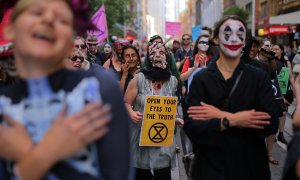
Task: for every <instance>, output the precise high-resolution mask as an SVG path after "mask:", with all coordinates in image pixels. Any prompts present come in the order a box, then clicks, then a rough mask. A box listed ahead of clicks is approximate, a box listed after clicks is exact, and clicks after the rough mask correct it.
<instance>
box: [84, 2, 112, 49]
mask: <svg viewBox="0 0 300 180" xmlns="http://www.w3.org/2000/svg"><path fill="white" fill-rule="evenodd" d="M91 21H92V23H93V24H94V25H95V27H96V30H92V31H87V33H88V35H90V34H94V35H97V38H98V43H102V42H103V41H104V40H105V38H107V36H108V29H107V23H106V13H105V7H104V4H103V5H102V6H101V7H100V8H99V10H98V11H97V12H96V13H95V14H94V16H93V17H92V19H91Z"/></svg>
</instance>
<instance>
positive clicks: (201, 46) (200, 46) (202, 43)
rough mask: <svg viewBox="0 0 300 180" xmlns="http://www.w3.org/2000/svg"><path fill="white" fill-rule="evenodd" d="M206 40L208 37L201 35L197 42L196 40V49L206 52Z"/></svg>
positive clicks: (207, 46) (207, 44)
mask: <svg viewBox="0 0 300 180" xmlns="http://www.w3.org/2000/svg"><path fill="white" fill-rule="evenodd" d="M208 41H209V38H208V37H201V38H200V40H199V42H198V45H197V47H198V49H199V50H200V51H203V52H206V51H207V50H208V48H209V43H208Z"/></svg>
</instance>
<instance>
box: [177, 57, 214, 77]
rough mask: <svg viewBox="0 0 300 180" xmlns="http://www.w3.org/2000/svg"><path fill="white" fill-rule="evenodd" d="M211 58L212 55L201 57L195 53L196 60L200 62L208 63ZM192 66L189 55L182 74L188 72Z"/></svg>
mask: <svg viewBox="0 0 300 180" xmlns="http://www.w3.org/2000/svg"><path fill="white" fill-rule="evenodd" d="M210 59H211V57H210V56H206V57H205V58H201V57H200V56H199V54H196V55H195V61H198V62H200V64H201V63H203V62H205V63H207V62H208V61H209V60H210ZM190 66H191V62H190V58H188V57H187V58H186V60H185V62H184V64H183V67H182V70H181V74H183V73H185V72H187V71H188V70H189V68H190Z"/></svg>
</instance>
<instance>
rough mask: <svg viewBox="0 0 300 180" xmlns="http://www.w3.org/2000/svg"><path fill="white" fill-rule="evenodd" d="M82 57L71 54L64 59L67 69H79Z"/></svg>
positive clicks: (82, 60)
mask: <svg viewBox="0 0 300 180" xmlns="http://www.w3.org/2000/svg"><path fill="white" fill-rule="evenodd" d="M84 60H85V59H84V57H83V56H80V55H72V56H71V57H69V58H68V59H67V61H66V67H67V68H68V69H81V68H82V64H83V62H84Z"/></svg>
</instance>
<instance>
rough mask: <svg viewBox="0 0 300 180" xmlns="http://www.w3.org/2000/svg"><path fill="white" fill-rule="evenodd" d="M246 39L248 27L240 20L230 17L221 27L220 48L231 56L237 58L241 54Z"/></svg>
mask: <svg viewBox="0 0 300 180" xmlns="http://www.w3.org/2000/svg"><path fill="white" fill-rule="evenodd" d="M245 39H246V28H245V26H244V25H243V23H241V22H240V21H237V20H232V19H229V20H227V21H225V22H224V23H223V24H222V26H221V27H220V31H219V44H220V49H221V51H222V52H223V54H224V55H225V56H227V57H229V58H236V57H238V56H240V55H241V52H242V50H243V47H244V46H245Z"/></svg>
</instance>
